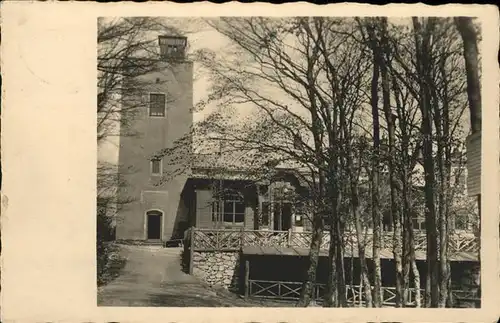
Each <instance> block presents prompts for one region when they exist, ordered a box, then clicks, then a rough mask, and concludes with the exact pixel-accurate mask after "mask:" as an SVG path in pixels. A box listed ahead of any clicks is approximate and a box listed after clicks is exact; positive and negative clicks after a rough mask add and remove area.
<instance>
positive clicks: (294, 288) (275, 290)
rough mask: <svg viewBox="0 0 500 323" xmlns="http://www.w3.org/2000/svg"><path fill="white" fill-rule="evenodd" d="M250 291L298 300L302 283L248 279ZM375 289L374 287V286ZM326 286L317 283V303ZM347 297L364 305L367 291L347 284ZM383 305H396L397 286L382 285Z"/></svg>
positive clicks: (410, 296) (461, 294) (410, 300)
mask: <svg viewBox="0 0 500 323" xmlns="http://www.w3.org/2000/svg"><path fill="white" fill-rule="evenodd" d="M247 288H248V291H247V292H246V295H247V296H249V297H257V298H267V299H279V300H290V301H293V300H298V299H299V297H300V291H301V288H302V283H300V282H285V281H267V280H251V279H250V280H248V285H247ZM372 290H373V287H372ZM325 291H326V286H325V285H324V284H316V285H315V288H314V291H313V298H314V300H315V301H316V302H317V303H322V299H323V297H324V295H325ZM406 292H407V301H406V305H405V306H406V307H416V306H417V290H416V289H415V288H409V289H408V290H407V291H406ZM424 294H425V291H424V290H423V289H420V304H424ZM452 297H453V298H457V299H470V300H471V301H475V300H477V293H476V292H472V291H470V292H469V291H462V290H453V291H452ZM346 299H347V304H348V305H349V306H353V307H356V306H359V307H361V306H364V305H365V291H364V289H363V286H359V285H346ZM382 305H383V306H387V307H394V306H396V287H382Z"/></svg>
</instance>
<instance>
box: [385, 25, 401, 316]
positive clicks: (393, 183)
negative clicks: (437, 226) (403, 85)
mask: <svg viewBox="0 0 500 323" xmlns="http://www.w3.org/2000/svg"><path fill="white" fill-rule="evenodd" d="M381 21H382V26H381V27H382V50H383V53H384V54H381V55H380V57H381V58H382V60H383V61H384V62H385V63H383V64H381V65H380V72H381V74H382V100H383V109H384V115H385V119H386V123H387V132H388V136H389V153H388V165H389V181H390V191H391V215H392V219H393V223H394V239H393V254H394V261H395V263H396V307H402V306H403V267H402V259H401V258H402V245H401V238H402V234H401V213H400V211H399V205H400V201H398V193H397V191H396V190H397V187H398V183H397V179H396V171H397V170H396V165H395V159H394V154H395V152H396V129H395V125H394V124H395V120H396V119H395V118H394V117H393V114H392V112H391V103H390V81H389V73H388V71H387V65H386V63H387V62H389V59H388V57H387V55H388V50H389V48H388V44H387V38H386V35H385V33H386V28H387V19H386V18H381ZM384 58H385V59H384Z"/></svg>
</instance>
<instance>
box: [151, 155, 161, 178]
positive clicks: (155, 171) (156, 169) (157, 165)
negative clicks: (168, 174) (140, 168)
mask: <svg viewBox="0 0 500 323" xmlns="http://www.w3.org/2000/svg"><path fill="white" fill-rule="evenodd" d="M161 164H162V162H161V159H159V158H156V159H152V160H151V175H161V174H162V167H161V166H162V165H161Z"/></svg>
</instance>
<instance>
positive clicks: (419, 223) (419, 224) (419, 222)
mask: <svg viewBox="0 0 500 323" xmlns="http://www.w3.org/2000/svg"><path fill="white" fill-rule="evenodd" d="M412 224H413V230H416V231H423V230H425V218H423V217H414V218H413V219H412Z"/></svg>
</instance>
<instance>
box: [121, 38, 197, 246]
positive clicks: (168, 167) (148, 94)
mask: <svg viewBox="0 0 500 323" xmlns="http://www.w3.org/2000/svg"><path fill="white" fill-rule="evenodd" d="M158 40H159V41H158V44H159V49H160V50H159V56H158V66H159V67H158V68H154V69H152V70H151V71H150V72H148V73H145V74H144V75H141V76H140V77H134V78H132V79H126V80H124V82H128V83H127V86H124V88H126V89H127V90H126V91H124V93H122V104H123V108H122V110H123V113H122V117H121V118H122V120H121V136H120V147H119V167H118V169H119V172H120V175H121V177H122V179H123V180H124V182H125V185H123V187H122V189H120V193H119V198H120V199H121V200H122V201H124V200H127V201H128V203H126V204H124V205H123V206H122V207H121V209H120V210H119V211H118V217H117V221H116V238H117V239H119V240H152V241H160V240H162V241H168V240H170V239H172V238H175V237H174V235H175V234H176V233H177V232H176V230H175V228H176V226H177V224H178V223H179V222H184V221H186V220H187V219H186V217H187V216H188V215H187V211H186V208H185V207H184V205H183V201H182V199H181V192H182V190H183V188H184V185H185V182H186V179H187V169H185V160H186V158H187V156H188V155H189V154H190V153H191V148H190V147H191V145H190V143H188V142H186V141H184V142H183V147H182V148H183V151H178V152H176V153H174V154H170V155H169V154H167V155H166V156H164V157H163V158H157V157H155V155H158V153H160V152H161V151H163V150H165V149H168V148H172V147H173V146H174V145H179V143H176V141H178V140H179V139H181V138H184V137H186V136H187V135H188V133H189V131H190V128H191V125H192V123H193V115H192V107H193V63H192V62H191V61H189V60H187V59H186V55H185V54H186V53H185V52H186V43H187V38H186V37H179V36H160V37H159V39H158ZM161 182H163V183H161Z"/></svg>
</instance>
